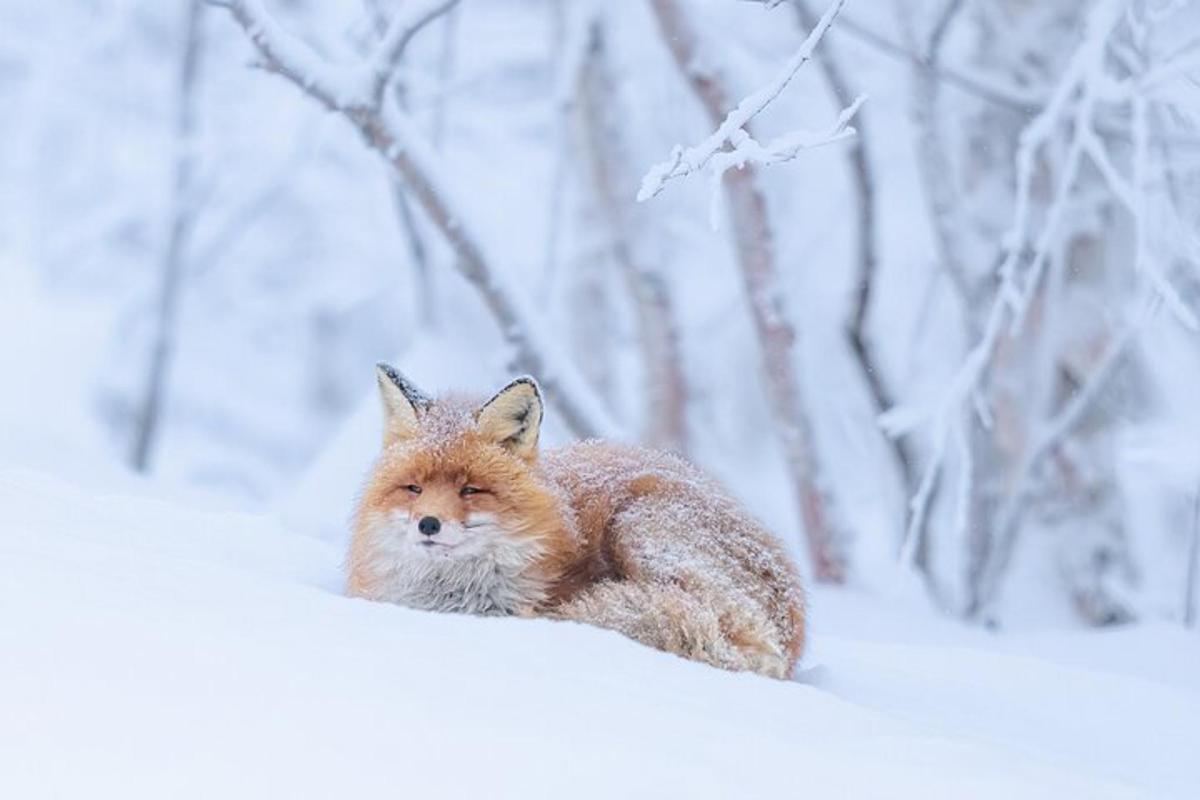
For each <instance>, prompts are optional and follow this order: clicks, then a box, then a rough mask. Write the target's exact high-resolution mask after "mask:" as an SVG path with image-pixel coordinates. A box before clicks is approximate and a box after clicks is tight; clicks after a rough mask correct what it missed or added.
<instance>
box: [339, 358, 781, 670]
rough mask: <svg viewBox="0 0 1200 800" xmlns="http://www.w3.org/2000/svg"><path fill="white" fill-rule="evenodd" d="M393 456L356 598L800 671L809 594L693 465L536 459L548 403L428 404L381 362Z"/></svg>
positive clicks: (368, 501) (377, 471)
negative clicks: (569, 625)
mask: <svg viewBox="0 0 1200 800" xmlns="http://www.w3.org/2000/svg"><path fill="white" fill-rule="evenodd" d="M377 377H378V379H379V389H380V392H381V395H382V399H383V407H384V416H385V426H384V437H383V452H382V454H381V456H380V457H379V460H378V462H377V464H376V466H375V468H374V471H373V472H372V474H371V476H370V478H369V479H368V481H367V485H366V487H365V489H364V491H363V494H362V498H361V501H360V504H359V508H358V512H357V515H356V518H355V523H354V534H353V539H352V542H351V546H350V554H349V559H348V571H349V580H348V593H349V594H350V595H352V596H355V597H363V598H367V599H371V600H381V601H387V602H393V603H400V604H402V605H406V606H412V607H415V608H421V609H429V610H437V611H460V612H467V613H473V614H494V615H521V616H541V617H549V618H553V619H563V620H575V621H579V622H586V623H591V624H594V625H598V626H600V627H603V628H610V629H613V630H616V631H619V632H621V633H623V634H625V635H627V636H629V637H631V638H633V639H635V640H637V641H639V642H642V643H643V644H646V645H649V646H651V647H655V648H658V649H660V650H665V651H668V652H671V653H675V654H677V655H680V656H683V657H684V658H690V659H694V660H696V661H702V662H705V663H708V664H712V665H714V666H717V667H722V668H725V669H730V670H751V671H754V672H758V673H760V674H763V675H767V676H770V677H773V678H787V677H788V676H790V675H791V673H792V671H793V669H794V667H795V664H796V661H797V660H798V659H799V657H800V654H801V651H802V649H803V647H804V613H805V612H804V594H803V591H802V589H801V586H800V580H799V576H798V573H797V571H796V568H795V566H794V565H793V564H792V562H791V560H790V559H789V558H788V556H787V554H786V553H785V551H784V549H783V547H782V546H781V544H780V543H779V542H778V541H777V540H776V539H775V537H774V536H772V535H771V534H770V533H769V532H768V531H766V530H765V529H764V528H763V527H762V526H760V525H759V524H758V523H757V522H755V521H754V520H753V519H752V518H751V516H750V515H749V514H748V513H747V512H746V510H745V509H743V508H742V507H741V506H739V505H738V503H737V502H736V501H735V500H734V499H733V498H732V497H731V496H730V495H729V494H728V493H727V492H726V491H725V490H724V489H722V487H720V486H719V485H718V484H717V483H715V482H714V481H713V480H711V479H710V478H708V477H706V476H704V475H703V474H702V473H700V471H699V470H697V469H696V468H695V467H693V466H691V465H690V464H688V463H687V462H686V461H684V460H683V459H681V458H679V457H677V456H674V455H670V454H667V453H660V452H655V451H651V450H645V449H641V448H637V447H632V446H624V445H616V444H608V443H604V442H599V441H585V442H580V443H577V444H573V445H569V446H567V447H564V448H561V449H557V450H550V451H547V452H544V453H541V454H539V452H538V433H539V428H540V426H541V422H542V412H543V406H542V398H541V393H540V391H539V389H538V386H537V383H536V382H534V380H533V379H532V378H518V379H517V380H515V381H513V382H512V383H510V384H509V385H508V386H506V387H504V388H503V389H502V390H500V392H499V393H497V394H496V395H495V396H494V397H493V398H492V399H490V400H488V401H487V402H484V403H480V402H478V401H476V400H473V399H471V398H468V397H459V396H453V395H451V396H444V397H439V398H437V399H432V398H430V397H428V396H426V395H425V394H423V393H422V392H420V391H419V390H418V389H417V388H416V387H415V386H413V384H411V383H409V382H408V381H407V380H406V379H405V378H404V377H403V376H401V375H400V374H399V373H398V372H397V371H396V370H395V369H393V368H392V367H389V366H388V365H386V364H380V365H379V368H378V374H377Z"/></svg>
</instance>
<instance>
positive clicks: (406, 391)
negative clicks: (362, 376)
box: [375, 364, 432, 447]
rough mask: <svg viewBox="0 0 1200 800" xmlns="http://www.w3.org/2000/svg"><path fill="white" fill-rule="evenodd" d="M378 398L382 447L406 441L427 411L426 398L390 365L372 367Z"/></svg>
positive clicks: (427, 399)
mask: <svg viewBox="0 0 1200 800" xmlns="http://www.w3.org/2000/svg"><path fill="white" fill-rule="evenodd" d="M375 377H376V379H377V380H378V381H379V399H380V400H382V401H383V444H384V446H385V447H386V446H387V445H389V444H391V443H392V442H395V441H399V440H401V439H407V438H409V437H410V436H412V435H413V434H414V433H416V431H417V426H418V424H419V419H418V417H419V415H421V414H423V413H425V411H427V410H428V409H429V406H430V403H431V402H432V401H431V400H430V399H429V397H428V396H427V395H426V394H425V393H424V392H422V391H421V390H420V389H418V388H417V387H416V386H414V385H413V384H412V383H411V382H410V381H409V380H408V379H407V378H405V377H404V376H403V375H401V374H400V373H399V372H398V371H397V370H396V368H395V367H393V366H391V365H389V364H377V365H375Z"/></svg>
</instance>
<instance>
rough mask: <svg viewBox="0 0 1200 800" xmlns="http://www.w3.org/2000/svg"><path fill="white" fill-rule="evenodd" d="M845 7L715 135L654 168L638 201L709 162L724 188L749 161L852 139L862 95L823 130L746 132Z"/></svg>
mask: <svg viewBox="0 0 1200 800" xmlns="http://www.w3.org/2000/svg"><path fill="white" fill-rule="evenodd" d="M845 4H846V0H833V3H832V5H830V6H829V9H828V10H827V11H826V12H825V14H824V15H823V16H822V17H821V19H820V21H819V22H818V23H817V26H816V27H815V28H813V30H812V32H811V33H809V35H808V37H807V38H806V39H805V40H804V43H803V44H801V45H800V47H799V49H797V50H796V52H795V53H794V54H792V57H791V58H789V59H788V60H787V63H785V64H784V65H783V67H782V68H781V69H780V70H779V71H778V72H777V73H776V74H775V76H774V77H773V78H772V79H771V80H770V81H768V82H767V83H766V84H765V85H764V86H763V87H761V88H760V89H758V90H757V91H755V92H753V93H751V94H750V95H748V96H747V97H746V98H745V99H743V100H742V101H741V102H740V103H738V104H737V107H736V108H734V109H733V110H732V111H730V112H729V113H728V114H727V115H726V117H725V119H724V121H722V122H721V124H720V125H718V126H717V129H716V130H715V131H713V133H712V134H711V135H709V136H708V137H707V138H706V139H704V140H703V141H701V142H700V143H699V144H696V145H693V146H692V147H689V148H687V149H686V150H685V149H684V148H683V147H681V146H679V145H676V147H675V149H674V150H673V151H672V152H671V156H670V157H669V158H668V159H667V160H666V161H663V162H661V163H659V164H656V165H654V166H653V167H651V168H650V169H649V170H648V171H647V172H646V175H645V177H644V178H642V185H641V188H640V189H639V190H638V201H639V202H642V201H645V200H649V199H650V198H651V197H654V196H656V195H657V194H658V193H659V192H661V191H662V190H663V188H664V187H665V186H666V184H667V183H668V182H669V181H671V180H674V179H676V178H682V177H685V176H687V175H690V174H692V173H693V172H698V171H700V170H703V169H705V168H706V167H708V166H709V165H710V164H711V165H712V167H711V178H712V181H713V186H714V187H719V185H720V180H721V176H722V175H724V174H725V172H726V171H727V170H729V169H732V168H733V167H744V166H746V164H750V163H754V164H773V163H776V162H779V161H786V160H789V159H792V158H795V157H796V156H797V155H798V154H799V153H800V152H801V151H803V150H808V149H811V148H814V147H820V146H823V145H827V144H831V143H833V142H838V141H841V140H843V139H845V138H847V137H848V136H853V135H854V129H853V128H850V127H849V124H850V120H851V119H852V118H853V117H854V115H855V114H856V113H857V112H858V109H859V108H860V107H861V105H862V103H863V101H864V100H865V99H866V98H865V97H859V98H858V99H857V100H856V101H855V102H854V103H853V104H852V105H851V106H849V107H848V108H846V109H844V110H843V111H842V113H841V114H839V115H838V118H837V120H836V122H834V124H832V125H831V126H830V127H829V129H828V130H826V131H823V132H819V133H818V132H812V131H803V130H799V131H793V132H791V133H788V134H785V135H783V136H780V137H778V138H776V139H774V140H772V141H771V142H768V143H767V144H766V145H762V144H760V143H759V142H757V141H756V140H755V139H754V138H753V137H752V136H750V134H749V133H748V132H747V131H746V126H747V125H748V124H749V122H750V120H752V119H754V118H755V117H756V116H758V115H759V114H760V113H761V112H762V111H763V110H764V109H765V108H766V107H767V106H769V105H770V104H771V103H772V102H773V101H774V100H775V98H777V97H779V95H780V93H782V92H783V90H784V89H785V88H787V85H788V84H789V83H791V81H792V78H794V77H795V76H796V73H797V72H799V71H800V69H801V68H802V67H803V66H804V65H805V64H807V63H808V62H809V61H810V60H811V59H812V54H813V51H814V50H815V49H816V47H817V45H818V44H819V43H820V42H821V39H822V37H824V35H825V32H826V31H828V30H829V27H830V25H832V24H833V21H834V20H835V19H836V18H837V15H838V13H839V12H840V11H841V10H842V7H843V6H844V5H845Z"/></svg>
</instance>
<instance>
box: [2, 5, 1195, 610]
mask: <svg viewBox="0 0 1200 800" xmlns="http://www.w3.org/2000/svg"><path fill="white" fill-rule="evenodd" d="M841 6H842V4H841V3H833V4H832V5H828V4H826V3H825V2H824V0H783V1H782V2H780V1H779V0H775V2H749V1H746V0H645V1H643V0H620V1H619V2H614V1H611V0H610V2H602V1H601V0H596V1H595V2H592V1H591V0H462V2H457V3H456V2H445V1H444V0H443V1H442V2H430V1H429V0H261V2H260V0H245V2H238V1H237V0H231V2H224V0H222V2H216V3H212V4H208V3H204V2H199V1H198V0H171V1H170V2H154V3H149V2H137V0H59V2H55V3H42V4H34V3H27V2H21V0H0V100H3V108H4V109H6V111H5V113H4V115H3V117H2V118H0V133H2V135H3V136H2V139H3V142H4V144H5V146H4V147H2V148H0V187H2V190H0V335H2V336H3V341H4V344H3V346H2V347H0V371H2V372H0V374H3V375H4V376H5V378H4V387H5V389H4V392H3V393H0V423H2V424H0V457H2V458H3V459H4V460H5V461H6V462H9V463H19V464H23V465H30V466H35V467H38V468H41V469H46V470H51V471H54V472H59V473H64V474H68V475H74V476H82V475H88V476H95V475H98V474H101V475H105V476H107V478H106V479H111V480H113V481H131V482H135V481H141V480H146V479H148V480H151V481H153V482H155V484H157V485H158V486H159V487H160V489H161V491H162V492H163V493H164V494H165V495H176V496H187V497H189V498H191V499H193V500H195V501H203V502H211V503H214V504H224V505H236V506H239V507H250V508H267V509H271V510H274V511H278V512H279V513H280V514H282V516H283V517H284V519H286V520H287V521H288V522H289V524H290V525H291V526H292V528H294V529H295V530H297V531H299V532H301V533H305V534H311V535H316V536H320V537H323V538H326V539H332V540H336V539H338V538H339V537H342V536H344V535H345V527H346V525H345V520H346V518H347V516H348V514H349V509H350V505H351V499H352V497H353V495H354V492H355V490H356V489H357V487H358V485H359V483H360V481H361V479H362V477H363V475H364V473H365V470H366V469H367V468H368V465H369V463H370V459H371V458H372V456H373V454H374V450H375V448H376V446H377V433H376V430H375V426H376V425H377V420H376V416H375V415H376V414H377V410H376V400H375V397H374V376H373V365H374V363H375V362H376V361H378V360H387V361H390V362H392V363H395V364H396V365H397V366H399V367H400V368H401V369H402V370H403V371H405V372H406V373H407V374H408V375H410V376H411V377H412V378H413V379H415V380H416V381H417V382H418V383H419V384H421V385H422V386H425V387H428V388H430V389H450V388H461V389H471V390H476V391H480V392H485V391H488V390H489V389H493V388H495V387H497V386H499V385H502V383H503V382H504V381H505V380H507V378H508V377H509V376H511V375H512V374H513V373H517V372H530V373H532V374H534V375H535V376H536V377H538V378H539V380H540V381H541V382H542V384H543V386H544V387H545V388H546V390H547V394H548V396H549V399H550V404H551V405H550V410H549V414H548V425H549V428H548V430H547V434H546V437H545V440H546V441H547V442H548V443H551V444H552V443H554V442H561V441H564V440H566V439H568V438H570V437H574V436H591V435H605V436H616V437H620V438H624V439H628V440H638V441H645V442H649V443H651V444H654V445H656V446H661V447H667V448H672V449H675V450H678V451H680V452H683V453H686V454H688V455H689V456H691V457H693V458H694V459H695V460H697V461H698V462H699V463H701V464H702V465H704V466H705V467H706V468H707V469H709V470H710V471H712V472H713V473H715V474H716V475H718V476H720V477H721V478H722V479H724V480H725V481H727V482H728V483H729V484H730V485H731V486H732V487H733V488H734V490H735V491H736V492H737V493H738V494H739V495H740V496H741V497H742V498H743V499H744V500H745V501H746V502H747V503H748V505H749V506H750V508H751V509H753V511H754V512H755V513H756V514H757V515H759V516H761V517H762V518H764V519H765V520H766V521H767V522H768V523H769V524H771V525H772V526H773V527H774V528H775V529H776V530H777V531H779V532H780V533H781V535H782V536H783V538H784V539H785V540H786V541H787V542H788V544H789V546H791V547H792V548H793V550H794V552H795V553H796V556H797V559H798V560H799V561H800V563H801V564H802V566H803V568H804V569H805V571H806V574H807V575H808V576H809V577H810V579H812V580H815V581H822V582H830V583H839V582H845V583H847V584H849V585H850V586H852V587H860V588H865V589H867V590H870V591H878V592H899V593H901V594H904V595H905V596H907V597H910V598H918V597H919V598H923V599H922V600H921V602H924V601H925V599H927V600H928V602H929V603H930V604H931V605H932V606H933V607H934V608H936V609H938V610H939V611H940V612H941V613H944V614H946V615H948V616H951V617H959V618H965V619H968V620H971V621H974V622H980V623H987V624H995V625H1000V626H1039V627H1040V626H1043V625H1077V624H1087V625H1107V624H1113V623H1120V622H1125V621H1129V620H1133V619H1145V618H1155V619H1167V620H1174V621H1180V622H1191V621H1193V619H1194V615H1195V613H1196V612H1195V608H1196V602H1197V599H1196V595H1197V589H1196V586H1195V584H1196V582H1197V577H1196V570H1197V560H1198V559H1200V554H1198V552H1197V548H1198V546H1200V545H1198V539H1197V536H1198V533H1197V511H1198V509H1200V494H1198V492H1200V404H1197V403H1196V401H1195V398H1196V397H1197V396H1198V395H1200V369H1198V367H1200V348H1198V347H1197V342H1198V338H1197V337H1198V336H1200V323H1198V319H1200V272H1198V271H1197V266H1198V262H1200V129H1198V125H1200V4H1198V3H1195V2H1189V0H1089V2H1080V1H1079V0H1037V1H1036V2H1035V1H1034V0H885V1H884V2H880V1H879V0H869V1H868V0H851V1H850V2H848V3H845V4H844V8H841ZM839 8H840V10H841V13H840V15H838V16H837V18H836V19H834V18H833V16H832V13H831V12H833V11H837V10H838V9H839ZM822 15H826V16H825V22H830V23H831V24H830V27H829V29H828V31H827V33H826V35H825V36H824V37H823V38H821V40H820V41H819V42H817V37H815V36H814V37H809V33H810V31H812V30H813V29H814V28H818V27H819V25H820V23H821V20H822ZM248 33H250V34H253V36H249V35H247V34H248ZM806 41H807V44H808V45H810V46H813V47H812V50H811V52H812V56H813V57H812V60H811V61H810V62H808V63H804V62H805V59H804V58H803V57H802V56H803V55H804V54H805V53H806V52H807V51H806V49H805V43H806ZM793 70H794V75H793ZM775 89H778V90H779V91H778V94H777V96H776V94H775V92H774V90H775ZM860 96H865V97H866V99H865V101H863V102H862V103H861V106H859V105H857V103H858V101H859V98H860ZM742 98H748V99H749V101H748V104H744V105H743V106H741V107H740V108H741V109H742V111H744V112H745V113H744V114H743V115H742V116H740V117H737V118H735V119H734V122H735V123H736V124H734V125H731V126H729V129H728V130H725V129H722V130H723V131H724V133H722V134H719V135H717V136H716V137H715V138H712V137H710V134H712V133H713V131H715V130H717V129H718V127H719V126H720V125H721V123H722V121H723V120H724V119H725V116H726V114H727V113H728V112H730V111H731V110H732V109H734V107H735V106H737V105H738V103H739V101H740V100H742ZM760 106H761V108H760ZM742 123H744V125H743V124H742ZM847 126H848V127H847ZM851 129H853V132H856V135H852V133H853V132H852V131H851ZM725 134H728V136H726V135H725ZM676 145H682V149H679V150H676V149H674V148H675V147H676ZM688 148H693V149H688ZM655 165H660V166H659V167H658V168H657V169H655ZM726 170H728V171H727V172H726ZM688 172H693V173H695V174H691V175H688V174H686V173H688ZM722 173H724V180H723V183H720V182H719V181H721V177H720V176H721V174H722ZM644 176H649V177H648V178H647V180H646V182H643V177H644ZM660 182H661V185H659V184H660ZM639 187H641V188H642V192H641V194H642V199H641V201H639ZM657 190H661V191H657ZM139 474H141V476H143V477H137V476H138V475H139Z"/></svg>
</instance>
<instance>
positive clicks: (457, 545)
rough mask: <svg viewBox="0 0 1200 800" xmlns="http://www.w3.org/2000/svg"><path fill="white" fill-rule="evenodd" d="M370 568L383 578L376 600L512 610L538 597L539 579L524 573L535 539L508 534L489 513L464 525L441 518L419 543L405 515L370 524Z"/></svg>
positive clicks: (537, 551) (459, 609)
mask: <svg viewBox="0 0 1200 800" xmlns="http://www.w3.org/2000/svg"><path fill="white" fill-rule="evenodd" d="M372 538H373V539H374V550H375V559H374V561H375V567H376V569H377V570H378V571H379V573H380V575H381V577H383V580H382V581H380V583H379V584H378V585H381V586H382V587H383V591H382V592H381V595H382V596H380V597H379V598H378V599H380V600H386V601H390V602H393V603H399V604H401V605H406V606H410V607H413V608H421V609H427V610H430V611H457V612H464V613H468V614H513V613H516V612H517V611H519V610H521V609H523V608H526V607H528V606H531V605H535V604H537V603H538V602H540V601H541V600H542V599H543V598H544V596H545V591H546V586H545V584H544V582H543V581H540V580H537V579H536V578H534V577H532V576H530V575H529V569H530V566H531V565H532V564H533V562H534V561H535V560H536V559H537V557H538V556H539V555H540V551H541V548H540V547H538V545H537V543H536V542H534V541H530V540H529V539H526V538H521V537H515V536H512V535H511V534H509V533H507V532H506V531H505V530H504V528H502V527H501V526H500V525H499V524H497V522H496V521H495V520H494V519H493V518H492V517H491V516H490V515H480V516H476V517H474V518H470V519H468V522H467V526H463V525H459V524H458V523H444V524H443V529H442V531H441V532H439V533H438V534H437V535H436V536H434V537H432V541H434V542H435V544H433V545H427V544H424V543H423V542H424V541H425V540H427V539H429V537H426V536H423V535H421V533H420V532H419V531H418V530H417V528H416V523H415V521H410V520H409V519H408V517H407V515H404V516H402V517H393V518H391V519H388V520H381V521H380V522H379V524H377V525H375V526H373V530H372Z"/></svg>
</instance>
